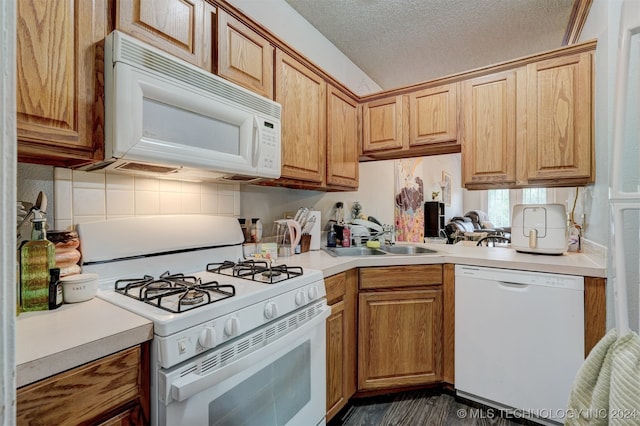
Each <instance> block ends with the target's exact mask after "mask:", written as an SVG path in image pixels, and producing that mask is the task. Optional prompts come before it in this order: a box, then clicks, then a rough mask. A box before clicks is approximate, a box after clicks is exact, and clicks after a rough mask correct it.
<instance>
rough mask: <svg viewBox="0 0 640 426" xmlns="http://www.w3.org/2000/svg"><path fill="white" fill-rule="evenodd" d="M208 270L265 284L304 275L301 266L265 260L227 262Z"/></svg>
mask: <svg viewBox="0 0 640 426" xmlns="http://www.w3.org/2000/svg"><path fill="white" fill-rule="evenodd" d="M206 270H207V271H208V272H212V273H215V274H221V275H231V276H234V277H238V278H244V279H247V280H251V281H256V282H260V283H265V284H275V283H277V282H280V281H284V280H286V279H289V278H294V277H297V276H300V275H302V274H303V270H302V268H301V267H299V266H287V265H272V264H271V262H267V261H263V260H242V261H239V262H237V263H236V262H231V261H229V260H225V261H224V262H222V263H216V262H214V263H209V264H207V267H206Z"/></svg>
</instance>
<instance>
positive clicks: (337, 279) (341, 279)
mask: <svg viewBox="0 0 640 426" xmlns="http://www.w3.org/2000/svg"><path fill="white" fill-rule="evenodd" d="M346 285H347V274H346V273H345V272H342V273H340V274H336V275H332V276H330V277H328V278H325V279H324V286H325V288H326V289H327V303H328V304H329V305H331V304H332V303H334V302H336V301H338V300H340V299H342V298H343V297H344V294H345V286H346Z"/></svg>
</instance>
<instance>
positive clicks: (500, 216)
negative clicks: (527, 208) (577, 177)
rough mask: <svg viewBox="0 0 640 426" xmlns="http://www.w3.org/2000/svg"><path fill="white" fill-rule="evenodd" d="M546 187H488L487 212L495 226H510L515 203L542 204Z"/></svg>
mask: <svg viewBox="0 0 640 426" xmlns="http://www.w3.org/2000/svg"><path fill="white" fill-rule="evenodd" d="M547 199H548V197H547V189H546V188H525V189H511V190H509V189H490V190H488V191H487V214H488V215H489V219H490V220H491V222H492V223H493V224H494V226H497V227H505V226H511V211H512V209H513V206H514V205H515V204H544V203H546V202H547Z"/></svg>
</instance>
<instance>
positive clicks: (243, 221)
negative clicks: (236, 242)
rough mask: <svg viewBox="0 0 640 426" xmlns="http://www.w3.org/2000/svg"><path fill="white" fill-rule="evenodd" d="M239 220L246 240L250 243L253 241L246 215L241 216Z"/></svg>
mask: <svg viewBox="0 0 640 426" xmlns="http://www.w3.org/2000/svg"><path fill="white" fill-rule="evenodd" d="M238 222H240V228H241V229H242V235H244V242H245V243H248V242H250V241H251V235H250V234H249V228H247V219H245V218H244V217H239V218H238Z"/></svg>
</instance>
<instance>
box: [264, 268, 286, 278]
mask: <svg viewBox="0 0 640 426" xmlns="http://www.w3.org/2000/svg"><path fill="white" fill-rule="evenodd" d="M279 275H282V272H280V271H274V270H273V269H272V270H269V271H264V272H263V273H262V276H263V277H267V278H271V277H277V276H279Z"/></svg>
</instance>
